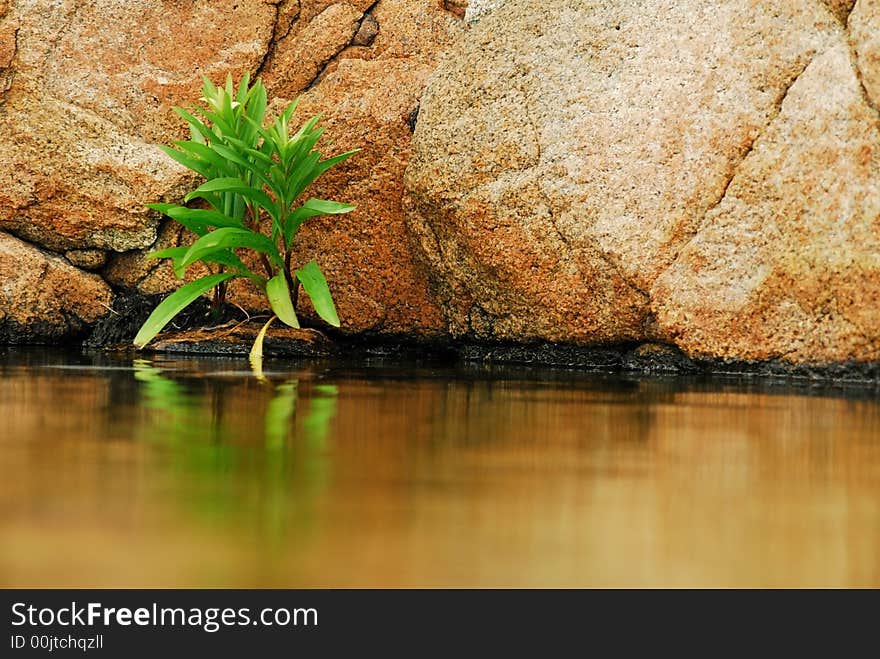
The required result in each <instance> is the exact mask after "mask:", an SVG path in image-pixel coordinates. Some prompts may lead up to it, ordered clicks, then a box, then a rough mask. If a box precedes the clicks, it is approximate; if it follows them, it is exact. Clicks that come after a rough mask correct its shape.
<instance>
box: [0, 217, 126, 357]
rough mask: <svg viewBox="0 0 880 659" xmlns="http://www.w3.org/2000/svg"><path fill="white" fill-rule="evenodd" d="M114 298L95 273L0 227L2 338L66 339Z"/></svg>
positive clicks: (104, 310) (103, 311) (4, 340)
mask: <svg viewBox="0 0 880 659" xmlns="http://www.w3.org/2000/svg"><path fill="white" fill-rule="evenodd" d="M112 298H113V296H112V293H111V291H110V288H109V287H108V286H107V284H106V283H104V281H103V280H102V279H101V278H100V277H98V276H97V275H92V274H86V273H84V272H82V271H80V270H77V269H76V268H74V267H73V266H72V265H70V264H69V263H68V262H67V261H66V260H64V259H62V258H61V257H59V256H55V255H52V254H49V253H47V252H45V251H43V250H39V249H37V248H35V247H33V246H31V245H28V244H27V243H25V242H22V241H21V240H18V239H17V238H14V237H12V236H10V235H8V234H5V233H3V232H0V342H2V343H46V342H54V341H58V340H62V339H69V338H71V337H73V336H76V335H77V334H80V333H82V332H83V331H84V330H85V329H86V328H88V326H89V325H91V324H92V323H94V322H95V321H97V320H98V319H100V318H101V317H103V316H104V315H106V314H107V313H108V312H109V310H110V304H111V302H112Z"/></svg>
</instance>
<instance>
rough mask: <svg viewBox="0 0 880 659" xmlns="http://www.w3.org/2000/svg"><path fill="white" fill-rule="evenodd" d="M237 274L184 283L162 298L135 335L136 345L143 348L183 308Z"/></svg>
mask: <svg viewBox="0 0 880 659" xmlns="http://www.w3.org/2000/svg"><path fill="white" fill-rule="evenodd" d="M235 276H237V275H236V274H235V273H232V272H223V273H221V274H217V275H208V276H207V277H202V278H201V279H196V280H195V281H191V282H190V283H188V284H184V285H183V286H181V287H180V288H178V289H177V290H176V291H174V292H173V293H172V294H171V295H169V296H168V297H166V298H165V299H164V300H162V302H161V304H159V306H158V307H156V308H155V309H154V310H153V313H151V314H150V317H149V318H147V322H145V323H144V325H143V327H141V329H140V331H139V332H138V333H137V336H136V337H134V345H135V346H136V347H137V348H143V347H144V346H145V345H147V344H148V343H149V342H150V341H151V340H152V339H153V337H155V336H156V335H157V334H158V333H159V332H161V331H162V329H163V328H164V327H165V325H167V324H168V322H169V321H170V320H171V319H172V318H174V316H176V315H177V314H178V313H179V312H180V311H181V310H183V309H184V308H186V307H187V306H189V305H190V304H192V302H194V301H195V300H197V299H198V298H199V297H201V296H202V295H203V294H204V293H206V292H207V291H209V290H211V289H212V288H214V286H216V285H217V284H219V283H221V282H224V281H226V280H227V279H232V278H233V277H235Z"/></svg>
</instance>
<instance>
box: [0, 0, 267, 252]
mask: <svg viewBox="0 0 880 659" xmlns="http://www.w3.org/2000/svg"><path fill="white" fill-rule="evenodd" d="M275 15H276V11H275V8H274V7H273V6H271V5H269V4H267V3H265V2H262V0H239V2H237V3H235V4H232V5H230V3H227V2H222V1H220V0H207V1H205V2H198V3H189V2H167V3H165V2H163V3H159V2H134V3H133V2H125V1H123V0H111V1H108V2H101V3H90V2H85V1H83V0H64V1H63V2H60V3H49V2H46V1H43V0H17V1H15V2H13V3H11V6H10V9H9V11H8V12H7V15H6V18H5V19H4V21H3V23H2V24H0V67H2V66H3V61H2V60H3V59H9V58H8V57H6V56H4V53H8V51H9V47H8V45H7V44H8V43H9V39H8V38H7V36H6V35H8V34H9V32H10V27H9V26H10V25H14V30H15V40H14V48H15V50H14V55H13V57H12V58H11V69H12V82H11V86H10V88H9V90H8V91H7V92H6V98H5V103H4V106H3V112H2V114H0V228H2V229H5V230H7V231H9V232H12V233H14V234H16V235H18V236H20V237H22V238H24V239H26V240H28V241H31V242H34V243H38V244H40V245H43V246H46V247H49V248H50V249H54V250H67V249H83V248H99V249H109V250H114V251H125V250H129V249H133V248H137V247H146V246H148V245H150V244H151V243H152V242H153V241H154V240H155V238H156V225H157V218H156V217H155V216H154V214H148V213H147V212H146V210H145V209H144V207H143V206H144V204H145V203H147V202H149V201H155V200H158V199H163V198H169V197H178V196H179V195H180V194H181V192H182V191H183V190H184V185H185V184H188V183H190V182H191V181H192V178H191V177H189V176H188V175H186V174H185V173H184V172H183V171H182V169H181V168H180V167H179V166H178V165H176V163H174V162H173V161H171V160H170V159H169V158H167V157H165V156H164V154H162V153H161V152H160V151H159V150H158V149H157V147H156V146H155V145H154V144H152V143H153V142H167V141H169V140H170V139H172V138H175V137H179V136H182V135H183V131H182V130H181V126H180V124H179V122H177V121H175V120H174V118H173V117H172V115H171V113H170V111H169V110H170V108H171V106H172V105H175V104H187V103H188V102H190V101H192V100H194V99H196V98H198V89H199V87H200V85H201V76H202V74H204V75H208V76H210V77H214V78H217V77H221V76H225V75H226V73H227V72H230V73H232V75H234V76H238V75H240V74H241V73H243V72H244V71H249V70H254V69H256V68H257V66H259V64H260V62H261V61H262V59H263V57H264V55H265V52H266V50H267V48H268V46H269V42H270V39H271V37H272V31H273V27H274V23H275Z"/></svg>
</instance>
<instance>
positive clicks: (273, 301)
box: [266, 272, 299, 329]
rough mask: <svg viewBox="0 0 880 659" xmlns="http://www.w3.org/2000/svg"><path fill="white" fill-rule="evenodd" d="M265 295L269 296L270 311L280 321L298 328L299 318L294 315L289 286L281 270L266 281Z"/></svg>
mask: <svg viewBox="0 0 880 659" xmlns="http://www.w3.org/2000/svg"><path fill="white" fill-rule="evenodd" d="M266 297H268V298H269V304H270V305H271V306H272V311H274V312H275V315H276V316H278V318H280V319H281V322H282V323H284V324H285V325H290V326H291V327H295V328H296V329H299V319H297V317H296V311H295V310H294V308H293V302H292V301H291V299H290V288H289V287H288V286H287V278H286V277H285V276H284V273H283V272H279V273H278V274H277V275H275V276H274V277H272V279H270V280H269V281H267V282H266Z"/></svg>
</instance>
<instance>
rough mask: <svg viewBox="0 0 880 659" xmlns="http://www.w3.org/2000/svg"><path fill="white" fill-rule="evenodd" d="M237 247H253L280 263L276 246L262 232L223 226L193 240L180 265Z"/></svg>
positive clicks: (184, 265)
mask: <svg viewBox="0 0 880 659" xmlns="http://www.w3.org/2000/svg"><path fill="white" fill-rule="evenodd" d="M239 248H245V249H253V250H255V251H257V252H260V253H262V254H268V255H269V257H270V258H271V259H272V260H273V261H274V262H275V264H276V265H278V266H280V265H281V263H282V261H281V255H280V254H279V253H278V247H277V246H276V245H275V243H273V242H272V241H271V240H269V238H267V237H266V236H264V235H263V234H261V233H257V232H255V231H251V230H250V229H237V228H234V227H225V228H223V229H216V230H215V231H211V232H210V233H208V234H207V235H205V236H202V237H201V238H199V239H198V240H197V241H195V242H194V243H193V244H192V245H191V246H190V248H189V251H188V252H187V253H186V256H185V257H184V258H183V261H182V262H181V264H180V265H181V267H183V268H186V267H188V266H189V265H190V264H192V263H195V262H196V261H198V260H199V259H204V258H205V257H207V256H208V255H210V254H212V253H213V252H216V251H218V250H221V249H239Z"/></svg>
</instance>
